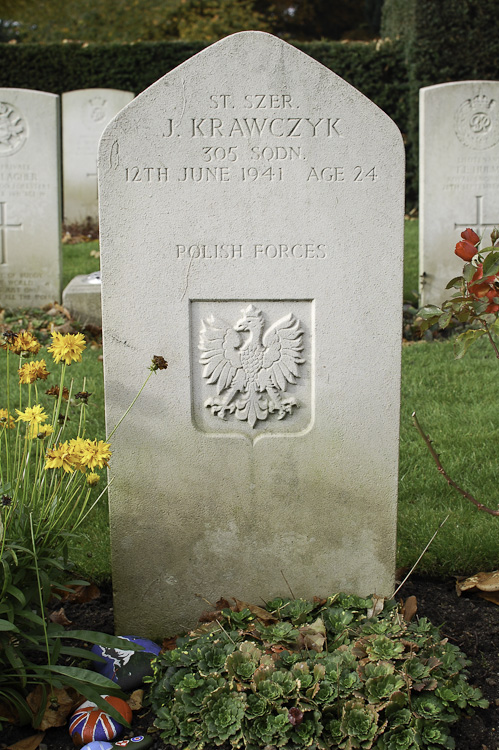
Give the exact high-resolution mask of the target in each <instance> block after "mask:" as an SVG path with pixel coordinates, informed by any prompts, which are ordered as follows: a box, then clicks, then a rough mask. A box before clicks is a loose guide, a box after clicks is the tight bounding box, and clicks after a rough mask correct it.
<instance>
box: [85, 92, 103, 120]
mask: <svg viewBox="0 0 499 750" xmlns="http://www.w3.org/2000/svg"><path fill="white" fill-rule="evenodd" d="M106 106H107V102H106V100H105V99H103V98H102V97H101V96H95V97H94V98H93V99H89V101H88V104H87V114H88V117H89V119H90V120H91V121H92V122H102V120H103V119H104V118H105V116H106Z"/></svg>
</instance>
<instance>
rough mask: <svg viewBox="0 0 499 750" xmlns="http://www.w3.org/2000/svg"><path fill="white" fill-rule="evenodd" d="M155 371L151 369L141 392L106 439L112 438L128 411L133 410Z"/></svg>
mask: <svg viewBox="0 0 499 750" xmlns="http://www.w3.org/2000/svg"><path fill="white" fill-rule="evenodd" d="M153 372H154V370H151V372H150V373H149V375H148V376H147V378H146V379H145V381H144V383H143V385H142V388H141V389H140V391H139V392H138V393H137V395H136V396H135V398H134V400H133V401H132V403H131V404H130V406H129V407H128V409H127V410H126V412H125V413H124V414H123V416H122V417H121V419H120V421H119V422H118V423H117V424H116V425H115V427H114V429H113V431H112V432H111V433H110V434H109V435H108V436H107V438H106V440H111V438H112V437H113V435H114V433H115V432H116V430H117V429H118V427H119V426H120V424H121V423H122V422H123V420H124V419H125V417H126V416H127V414H128V412H129V411H130V410H131V409H132V408H133V405H134V404H135V402H136V401H137V399H138V397H139V396H140V394H141V393H142V391H143V390H144V388H145V387H146V385H147V383H148V382H149V378H150V377H151V375H152V374H153Z"/></svg>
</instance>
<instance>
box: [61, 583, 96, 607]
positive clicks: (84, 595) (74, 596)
mask: <svg viewBox="0 0 499 750" xmlns="http://www.w3.org/2000/svg"><path fill="white" fill-rule="evenodd" d="M68 588H70V589H71V591H63V590H62V589H56V592H57V593H58V594H60V595H61V601H62V602H76V603H77V604H87V602H91V601H93V600H94V599H98V598H99V596H100V589H99V587H98V586H96V585H95V583H91V584H90V586H68Z"/></svg>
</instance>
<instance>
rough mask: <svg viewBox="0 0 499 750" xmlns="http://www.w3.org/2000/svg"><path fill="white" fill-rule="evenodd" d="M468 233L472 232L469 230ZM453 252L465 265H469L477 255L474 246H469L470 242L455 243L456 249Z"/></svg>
mask: <svg viewBox="0 0 499 750" xmlns="http://www.w3.org/2000/svg"><path fill="white" fill-rule="evenodd" d="M466 231H468V230H466ZM469 231H470V232H471V231H472V230H471V229H470V230H469ZM463 234H464V232H463ZM454 252H455V253H456V255H458V256H459V257H460V258H462V259H463V260H465V261H466V263H469V262H470V260H471V259H472V258H473V257H474V256H475V255H476V254H477V252H478V250H477V249H476V247H475V246H474V245H472V244H471V242H468V241H467V240H461V242H458V243H457V245H456V249H455V250H454Z"/></svg>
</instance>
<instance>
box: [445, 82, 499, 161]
mask: <svg viewBox="0 0 499 750" xmlns="http://www.w3.org/2000/svg"><path fill="white" fill-rule="evenodd" d="M498 116H499V113H498V112H497V105H496V102H495V100H494V99H489V98H488V97H487V96H485V94H477V96H474V97H473V98H471V99H466V101H464V102H463V103H462V104H461V105H460V107H459V108H458V110H457V112H456V115H455V118H454V124H455V130H456V135H457V137H458V138H459V140H460V141H461V143H464V145H465V146H469V147H470V148H474V149H485V148H491V147H492V146H495V145H496V143H498V142H499V123H498Z"/></svg>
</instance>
